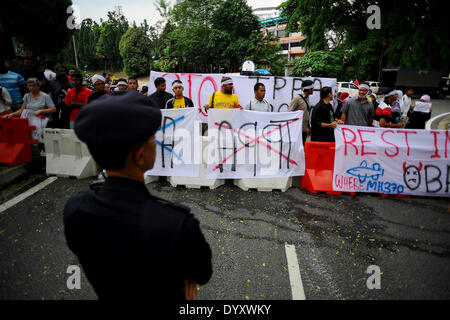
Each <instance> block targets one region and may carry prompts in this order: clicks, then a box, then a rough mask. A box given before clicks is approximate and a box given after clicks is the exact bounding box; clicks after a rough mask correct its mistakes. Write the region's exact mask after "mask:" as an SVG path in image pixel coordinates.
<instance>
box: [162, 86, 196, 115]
mask: <svg viewBox="0 0 450 320" xmlns="http://www.w3.org/2000/svg"><path fill="white" fill-rule="evenodd" d="M183 90H184V87H183V82H181V81H180V80H175V81H174V82H172V91H173V93H174V95H175V96H174V97H173V98H172V99H169V100H167V102H166V109H179V108H193V107H194V103H193V102H192V100H191V99H189V98H187V97H185V96H184V95H183Z"/></svg>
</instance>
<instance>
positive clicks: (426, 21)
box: [281, 0, 450, 79]
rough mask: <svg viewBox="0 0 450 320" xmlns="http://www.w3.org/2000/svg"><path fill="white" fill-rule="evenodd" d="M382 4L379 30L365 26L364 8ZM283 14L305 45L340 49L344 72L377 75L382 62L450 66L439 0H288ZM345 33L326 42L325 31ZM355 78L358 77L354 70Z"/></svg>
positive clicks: (449, 45)
mask: <svg viewBox="0 0 450 320" xmlns="http://www.w3.org/2000/svg"><path fill="white" fill-rule="evenodd" d="M370 5H378V6H379V7H380V9H381V30H376V29H375V30H369V29H368V27H367V25H366V22H367V19H368V18H369V14H368V13H367V8H368V7H369V6H370ZM281 8H282V9H283V11H282V15H283V16H285V17H286V18H287V19H288V24H287V29H288V31H301V32H302V33H303V34H305V35H306V40H305V45H306V47H307V48H308V49H309V50H313V51H314V50H324V49H332V50H344V51H345V52H347V53H348V55H347V57H348V59H347V62H346V66H345V67H344V72H346V73H347V74H351V73H353V76H355V75H356V74H360V75H362V77H361V78H365V79H369V78H370V79H376V78H377V77H378V70H379V68H380V62H382V64H381V66H395V67H414V68H442V69H444V70H447V72H448V71H449V70H450V34H449V32H448V31H447V29H448V26H449V25H450V22H449V17H448V14H447V12H446V10H443V4H442V2H441V1H438V0H411V1H409V2H408V3H407V4H405V3H404V2H401V1H398V0H389V1H388V0H355V1H347V0H287V1H285V2H284V3H283V4H282V5H281ZM330 30H332V31H333V32H334V33H335V34H337V35H338V37H337V38H339V39H345V40H343V41H342V42H340V43H337V45H336V46H335V47H334V48H330V47H329V46H328V41H327V40H328V39H327V36H326V34H327V32H328V31H330ZM358 78H360V77H359V76H358Z"/></svg>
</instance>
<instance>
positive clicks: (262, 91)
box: [245, 82, 272, 112]
mask: <svg viewBox="0 0 450 320" xmlns="http://www.w3.org/2000/svg"><path fill="white" fill-rule="evenodd" d="M253 91H254V92H255V98H254V99H252V100H250V102H249V103H247V105H246V106H245V110H251V111H261V112H271V111H272V107H271V105H270V103H269V102H268V101H267V100H266V99H264V97H265V96H266V87H265V86H264V85H263V84H262V83H259V82H258V83H257V84H255V86H254V87H253Z"/></svg>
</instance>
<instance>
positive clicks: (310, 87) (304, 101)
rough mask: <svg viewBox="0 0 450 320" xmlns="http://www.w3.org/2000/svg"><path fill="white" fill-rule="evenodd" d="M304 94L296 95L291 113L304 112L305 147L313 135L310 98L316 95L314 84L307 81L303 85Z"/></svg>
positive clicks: (291, 106) (303, 131)
mask: <svg viewBox="0 0 450 320" xmlns="http://www.w3.org/2000/svg"><path fill="white" fill-rule="evenodd" d="M302 90H303V93H300V94H298V95H296V96H295V97H294V98H293V99H292V101H291V103H290V104H289V109H288V110H289V111H299V110H301V111H303V124H302V137H303V145H305V142H306V139H307V138H308V136H309V135H310V133H311V127H310V112H311V107H310V105H309V96H310V95H312V94H313V93H314V83H313V82H312V81H311V80H305V81H303V83H302Z"/></svg>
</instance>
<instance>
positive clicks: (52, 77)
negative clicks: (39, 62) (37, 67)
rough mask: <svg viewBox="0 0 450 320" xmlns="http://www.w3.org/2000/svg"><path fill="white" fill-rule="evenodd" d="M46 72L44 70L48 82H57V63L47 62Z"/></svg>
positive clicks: (45, 64)
mask: <svg viewBox="0 0 450 320" xmlns="http://www.w3.org/2000/svg"><path fill="white" fill-rule="evenodd" d="M44 66H45V70H44V76H45V77H46V78H47V80H48V81H52V80H55V78H56V73H55V72H53V71H52V70H53V68H55V63H54V62H53V61H51V60H46V61H45V63H44Z"/></svg>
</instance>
